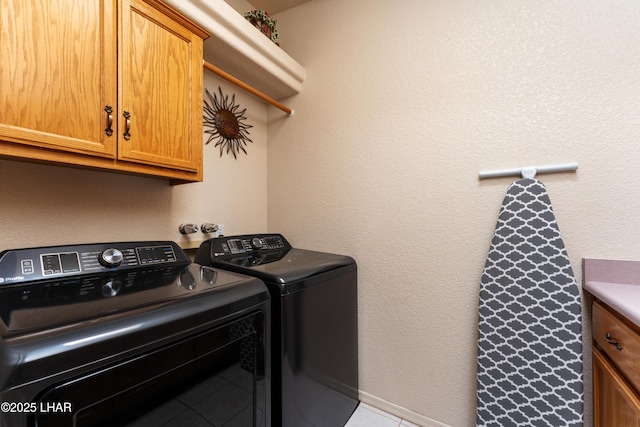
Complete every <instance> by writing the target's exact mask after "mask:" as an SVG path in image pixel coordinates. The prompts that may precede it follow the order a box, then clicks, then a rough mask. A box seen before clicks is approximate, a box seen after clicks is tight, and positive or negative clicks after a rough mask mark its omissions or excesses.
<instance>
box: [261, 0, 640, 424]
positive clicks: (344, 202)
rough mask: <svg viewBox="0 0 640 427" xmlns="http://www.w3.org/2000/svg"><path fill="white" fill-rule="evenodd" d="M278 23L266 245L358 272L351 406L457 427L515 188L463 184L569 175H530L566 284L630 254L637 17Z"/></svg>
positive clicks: (386, 4) (327, 1) (444, 5)
mask: <svg viewBox="0 0 640 427" xmlns="http://www.w3.org/2000/svg"><path fill="white" fill-rule="evenodd" d="M277 18H278V20H279V21H278V28H279V32H280V40H281V45H282V47H283V48H284V49H285V50H286V51H287V52H288V53H289V54H290V55H291V56H293V57H294V58H295V59H296V60H298V61H299V62H300V63H301V64H302V65H303V66H304V67H305V68H306V80H305V83H304V89H303V92H302V93H301V94H300V95H298V96H296V97H293V98H291V99H289V100H287V103H288V104H290V105H291V106H292V107H293V108H294V109H295V116H294V117H292V118H286V117H283V115H282V114H281V113H280V112H278V111H276V110H270V112H269V114H270V116H269V117H270V119H269V129H268V131H269V136H268V189H269V198H268V226H269V230H270V231H274V232H275V231H280V232H282V233H284V234H286V235H287V236H288V237H289V238H290V240H291V241H292V243H293V244H294V245H297V246H300V247H308V248H313V249H319V250H326V251H332V252H338V253H345V254H349V255H352V256H354V257H355V258H356V260H357V261H358V264H359V268H360V270H359V273H360V276H359V277H360V282H359V286H360V288H359V290H360V293H359V296H360V301H359V304H360V350H361V353H360V363H361V371H360V373H361V389H362V391H363V398H364V399H367V400H369V401H371V402H374V403H378V404H382V405H384V404H385V402H390V403H391V404H393V405H397V406H398V408H396V409H398V411H399V412H402V411H404V410H408V411H412V412H414V413H415V414H414V415H415V416H414V418H413V419H415V420H418V419H419V420H421V422H423V423H425V424H426V423H429V420H433V421H434V422H433V423H431V424H430V425H438V424H436V423H435V422H439V423H443V424H446V425H450V426H461V427H462V426H469V425H474V422H475V374H476V371H475V357H476V347H475V345H476V328H477V304H478V301H477V299H478V288H479V282H480V277H481V274H482V269H483V266H484V260H485V256H486V254H487V251H488V248H489V242H490V239H491V235H492V233H493V229H494V227H495V223H496V220H497V214H498V209H499V207H500V204H501V202H502V198H503V197H504V194H505V191H506V189H507V186H508V184H509V183H510V182H511V181H512V180H513V179H511V178H500V179H492V180H484V181H479V180H478V172H479V171H481V170H486V169H501V168H513V167H519V166H527V165H533V164H541V165H546V164H555V163H564V162H569V161H576V162H579V165H580V169H579V171H578V172H577V173H565V174H553V175H540V176H539V178H540V179H541V181H543V182H544V183H545V185H546V186H547V189H548V191H549V194H550V197H551V200H552V203H553V205H554V210H555V213H556V216H557V218H558V222H559V226H560V230H561V232H562V234H563V237H564V240H565V244H566V246H567V250H568V253H569V256H570V258H571V261H572V266H573V269H574V272H575V275H576V278H577V280H578V281H579V282H580V281H581V258H582V257H611V258H626V259H640V231H639V228H638V225H637V221H638V217H640V177H639V174H638V165H640V146H639V141H638V135H639V134H640V3H638V2H636V1H631V0H626V1H614V2H601V1H596V0H590V1H584V0H580V1H577V0H576V1H564V2H540V1H537V0H523V1H517V2H516V1H512V0H498V1H491V2H478V1H472V0H429V1H425V0H403V1H391V0H375V1H373V0H351V1H342V0H313V1H311V2H309V3H305V4H303V5H302V6H299V7H297V8H294V9H291V10H289V11H287V12H284V13H282V14H280V15H278V16H277ZM585 309H587V307H586V306H585ZM585 315H586V313H585ZM585 320H586V321H588V319H585ZM589 342H590V338H589V336H588V333H587V334H586V335H585V344H586V345H585V363H586V371H587V376H586V381H587V397H586V399H587V417H586V418H587V421H586V424H587V425H591V420H590V417H591V414H590V411H591V410H590V406H589V405H590V399H591V395H590V387H591V386H590V374H589V371H590V357H589V351H590V346H589ZM393 405H389V407H390V408H394V406H393Z"/></svg>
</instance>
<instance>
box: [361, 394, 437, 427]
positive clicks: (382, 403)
mask: <svg viewBox="0 0 640 427" xmlns="http://www.w3.org/2000/svg"><path fill="white" fill-rule="evenodd" d="M358 396H359V398H360V401H361V402H364V403H366V404H368V405H371V406H373V407H375V408H378V409H382V410H383V411H385V412H388V413H390V414H391V415H395V416H396V417H400V418H402V419H403V420H407V421H409V422H411V423H413V424H417V425H419V426H421V427H450V426H448V425H446V424H443V423H441V422H438V421H436V420H432V419H431V418H427V417H425V416H424V415H420V414H417V413H415V412H413V411H410V410H409V409H406V408H403V407H402V406H398V405H396V404H395V403H391V402H387V401H386V400H384V399H380V398H379V397H376V396H372V395H370V394H369V393H365V392H363V391H360V392H358Z"/></svg>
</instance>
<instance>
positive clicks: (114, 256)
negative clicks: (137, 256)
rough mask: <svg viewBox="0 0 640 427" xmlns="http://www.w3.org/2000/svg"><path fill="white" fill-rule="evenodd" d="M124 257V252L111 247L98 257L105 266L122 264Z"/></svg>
mask: <svg viewBox="0 0 640 427" xmlns="http://www.w3.org/2000/svg"><path fill="white" fill-rule="evenodd" d="M123 258H124V256H123V255H122V252H120V251H119V250H118V249H115V248H109V249H105V250H104V251H102V253H101V254H100V256H99V257H98V261H100V264H102V265H104V266H105V267H117V266H119V265H120V263H121V262H122V259H123Z"/></svg>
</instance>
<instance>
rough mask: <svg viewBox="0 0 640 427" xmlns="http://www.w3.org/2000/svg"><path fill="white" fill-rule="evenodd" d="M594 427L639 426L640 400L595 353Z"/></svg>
mask: <svg viewBox="0 0 640 427" xmlns="http://www.w3.org/2000/svg"><path fill="white" fill-rule="evenodd" d="M593 418H594V423H593V424H594V427H619V426H625V427H640V399H639V398H638V395H637V393H636V392H635V391H634V390H633V389H632V388H631V387H630V386H629V385H628V383H627V382H626V381H625V380H624V379H623V378H622V377H621V376H620V374H619V373H618V371H617V370H616V369H615V368H614V367H613V366H612V365H611V364H610V363H609V362H608V361H607V360H606V359H605V358H604V356H602V354H601V353H600V351H599V350H597V349H595V348H594V350H593Z"/></svg>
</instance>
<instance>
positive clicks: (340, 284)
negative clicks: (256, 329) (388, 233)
mask: <svg viewBox="0 0 640 427" xmlns="http://www.w3.org/2000/svg"><path fill="white" fill-rule="evenodd" d="M195 262H196V263H198V264H201V265H205V266H211V267H216V268H218V269H223V270H227V271H233V272H237V273H242V274H245V275H249V276H254V277H257V278H259V279H260V280H262V281H263V282H264V283H265V284H266V285H267V288H268V289H269V292H270V294H271V313H272V319H271V321H272V323H271V363H272V376H271V379H272V390H271V391H272V393H271V399H272V408H271V419H272V421H273V425H274V426H283V427H293V426H313V427H327V426H332V427H333V426H344V425H345V424H346V422H347V421H348V419H349V417H350V416H351V415H352V413H353V411H354V410H355V408H356V407H357V405H358V310H357V266H356V262H355V260H354V259H353V258H351V257H349V256H345V255H337V254H330V253H324V252H317V251H311V250H306V249H298V248H293V247H292V246H291V245H290V244H289V242H288V241H287V240H286V239H285V238H284V236H282V235H281V234H252V235H241V236H224V237H216V238H213V239H209V240H207V241H205V242H203V243H202V244H201V246H200V248H199V249H198V251H197V254H196V258H195Z"/></svg>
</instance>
